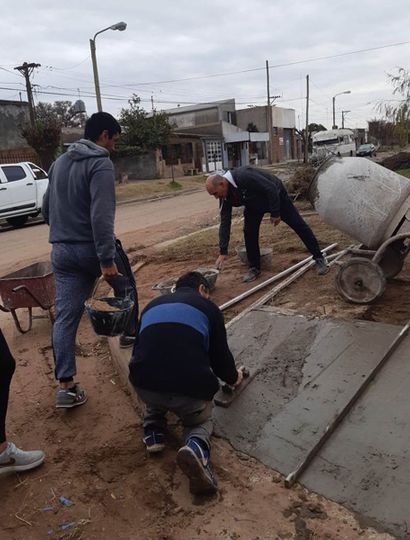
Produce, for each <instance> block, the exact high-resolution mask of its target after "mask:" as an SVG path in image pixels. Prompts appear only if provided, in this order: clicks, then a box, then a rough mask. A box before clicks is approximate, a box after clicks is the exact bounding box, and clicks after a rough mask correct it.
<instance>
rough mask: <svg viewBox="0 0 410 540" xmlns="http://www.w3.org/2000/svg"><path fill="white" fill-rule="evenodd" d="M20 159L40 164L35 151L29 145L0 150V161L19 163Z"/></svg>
mask: <svg viewBox="0 0 410 540" xmlns="http://www.w3.org/2000/svg"><path fill="white" fill-rule="evenodd" d="M21 161H31V162H32V163H35V164H37V165H38V164H40V158H39V157H38V155H37V152H36V151H35V150H34V149H33V148H31V147H26V148H16V149H12V150H0V163H20V162H21Z"/></svg>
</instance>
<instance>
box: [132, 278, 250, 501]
mask: <svg viewBox="0 0 410 540" xmlns="http://www.w3.org/2000/svg"><path fill="white" fill-rule="evenodd" d="M218 377H219V378H220V379H222V380H223V381H224V382H226V383H228V384H229V385H232V386H238V385H239V384H240V383H241V381H242V369H241V368H239V370H237V369H236V367H235V362H234V359H233V356H232V353H231V351H230V350H229V346H228V343H227V338H226V330H225V323H224V319H223V315H222V313H221V311H220V310H219V308H218V307H217V306H216V305H215V304H214V303H213V302H211V301H210V300H209V284H208V282H207V280H206V279H205V278H204V277H203V276H202V274H200V273H199V272H189V273H187V274H184V275H183V276H181V277H180V278H179V280H178V281H177V283H176V291H175V293H174V294H168V295H164V296H160V297H159V298H156V299H155V300H153V301H152V302H150V303H149V304H148V305H147V307H146V308H145V309H144V311H143V312H142V314H141V320H140V330H139V340H138V344H137V345H136V347H135V349H134V352H133V356H132V358H131V362H130V381H131V382H132V384H133V385H134V386H135V389H136V391H137V393H138V395H139V397H140V398H141V399H142V401H144V403H145V405H146V411H145V416H144V443H145V445H146V448H147V451H148V452H150V453H154V452H160V451H162V450H163V449H164V447H165V429H166V413H167V412H168V411H172V412H173V413H175V414H176V415H177V416H178V417H179V418H180V419H181V420H182V423H183V426H184V439H185V445H184V446H183V447H182V448H180V449H179V451H178V454H177V463H178V465H179V466H180V468H181V469H182V471H183V472H184V473H185V474H186V475H187V476H188V478H189V480H190V490H191V492H192V493H204V492H215V491H216V489H217V482H216V480H215V477H214V475H213V473H212V469H211V467H210V463H209V457H210V437H211V434H212V430H213V425H212V399H213V397H214V394H215V393H216V392H217V390H218V388H219V381H218Z"/></svg>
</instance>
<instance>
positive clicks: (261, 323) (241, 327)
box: [215, 306, 410, 538]
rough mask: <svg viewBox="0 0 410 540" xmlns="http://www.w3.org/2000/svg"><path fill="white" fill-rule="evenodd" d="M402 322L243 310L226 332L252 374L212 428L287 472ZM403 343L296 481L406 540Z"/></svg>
mask: <svg viewBox="0 0 410 540" xmlns="http://www.w3.org/2000/svg"><path fill="white" fill-rule="evenodd" d="M400 329H401V327H398V326H395V325H388V324H381V323H374V322H368V321H341V320H337V321H336V320H332V319H315V318H306V317H304V316H301V315H285V314H283V313H280V312H278V310H276V309H275V308H269V307H266V306H264V307H262V308H259V309H258V310H254V311H251V312H250V313H248V314H247V315H246V316H244V317H243V318H242V319H241V320H239V321H238V322H237V323H235V324H234V325H232V327H231V328H230V329H229V332H228V335H229V342H230V346H231V349H232V352H233V353H234V355H235V358H236V360H237V363H238V364H245V365H247V366H248V367H250V368H251V369H256V370H257V374H256V376H255V378H254V380H253V381H252V382H251V383H250V384H249V385H248V387H247V388H246V389H245V390H244V391H243V393H242V394H241V395H240V396H238V398H237V399H236V400H235V401H234V402H233V403H232V405H231V406H230V407H229V408H228V409H222V408H219V407H217V408H216V410H215V419H216V434H217V435H219V436H223V437H225V438H227V439H228V440H229V441H230V442H231V444H232V445H233V446H234V447H235V448H236V449H238V450H241V451H242V452H246V453H248V454H250V455H252V456H254V457H256V458H257V459H259V460H260V461H261V462H263V463H264V464H265V465H268V466H269V467H272V468H273V469H275V470H278V471H279V472H281V473H283V474H284V475H287V474H288V473H290V472H291V471H293V470H294V469H295V468H296V467H297V465H298V464H299V463H300V461H301V460H303V458H304V457H305V456H306V454H307V452H308V451H309V450H310V449H311V448H312V447H313V446H314V445H315V443H316V442H317V441H318V439H319V438H320V436H321V434H322V433H323V431H324V429H325V428H326V425H327V424H328V423H329V422H330V421H331V420H332V419H333V417H334V415H335V414H336V413H337V412H338V411H340V410H341V408H342V407H343V406H344V405H345V404H346V403H347V402H348V401H349V399H350V398H351V396H352V395H353V394H354V393H355V391H356V390H357V388H358V387H359V386H360V384H361V383H362V381H363V379H364V378H365V377H366V376H367V375H368V374H369V373H370V372H371V371H372V369H373V368H374V367H375V366H376V364H377V363H378V362H379V361H380V359H381V358H382V356H383V354H384V353H385V351H386V350H387V348H388V347H389V345H390V343H391V342H392V341H393V340H394V338H395V337H396V335H397V334H398V332H399V331H400ZM409 345H410V337H407V338H405V339H404V340H403V342H402V343H401V345H400V346H399V347H398V349H397V350H396V352H395V353H394V355H393V356H392V357H391V358H390V360H389V361H388V363H387V365H386V366H385V367H384V369H383V370H382V372H381V373H380V374H379V375H378V377H377V378H376V380H375V381H374V382H373V383H372V385H371V386H370V388H369V389H368V391H367V392H366V393H365V394H364V396H363V397H362V398H361V399H360V400H359V401H358V403H357V404H356V406H355V407H354V409H353V410H352V412H351V413H350V414H349V415H348V416H347V418H346V419H345V420H344V422H343V424H342V425H341V426H340V427H339V428H338V430H337V431H336V432H335V433H334V435H333V436H332V437H331V439H330V440H329V442H328V443H327V444H326V445H325V446H324V447H323V449H322V450H321V452H320V453H319V455H318V457H317V458H316V459H315V460H314V461H313V463H312V464H311V466H310V467H309V469H308V470H307V471H306V472H305V473H304V474H303V475H302V477H301V479H300V481H301V483H303V484H304V485H305V486H306V487H308V488H309V489H312V490H314V491H316V492H317V493H320V494H322V495H324V496H325V497H327V498H330V499H333V500H335V501H338V502H341V503H343V504H345V505H346V506H347V507H349V508H350V509H353V510H354V511H356V512H358V513H359V514H361V515H362V516H363V518H364V519H366V520H370V522H376V523H378V524H380V526H382V527H385V528H387V529H388V530H390V531H391V532H393V533H394V534H395V535H397V536H398V537H399V538H410V535H408V533H407V530H408V529H407V528H408V527H409V530H410V512H409V509H408V508H409V507H408V501H409V500H410V467H409V466H408V457H409V456H408V453H409V450H408V449H409V448H410V430H409V423H410V417H409V413H410V393H409V392H408V388H409V386H410V362H409V361H408V360H409V353H408V351H409ZM407 524H408V525H407Z"/></svg>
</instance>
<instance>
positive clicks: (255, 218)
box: [243, 191, 323, 269]
mask: <svg viewBox="0 0 410 540" xmlns="http://www.w3.org/2000/svg"><path fill="white" fill-rule="evenodd" d="M266 213H267V212H254V211H250V210H249V209H247V208H246V207H245V210H244V213H243V215H244V218H245V225H244V229H243V232H244V237H245V246H246V254H247V256H248V261H249V266H250V267H251V268H258V269H260V265H261V262H260V257H261V255H260V249H259V229H260V225H261V222H262V219H263V216H264V215H265V214H266ZM280 218H281V220H282V221H283V222H284V223H286V225H288V226H289V227H290V228H291V229H293V230H294V231H295V233H296V234H297V235H298V236H299V238H300V239H301V240H302V242H303V243H304V244H305V246H306V248H307V249H308V251H310V253H311V254H312V255H313V258H314V259H318V258H320V257H322V256H323V255H322V252H321V251H320V247H319V243H318V241H317V239H316V237H315V235H314V234H313V232H312V229H311V228H310V227H309V225H308V224H307V223H306V222H305V220H304V219H303V218H302V217H301V215H300V214H299V212H298V211H297V209H296V208H295V206H294V204H293V202H292V201H291V199H290V198H289V196H288V194H287V193H286V192H285V191H282V192H281V194H280Z"/></svg>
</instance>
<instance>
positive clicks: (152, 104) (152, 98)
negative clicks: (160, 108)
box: [151, 94, 154, 112]
mask: <svg viewBox="0 0 410 540" xmlns="http://www.w3.org/2000/svg"><path fill="white" fill-rule="evenodd" d="M151 109H152V112H154V95H153V94H151Z"/></svg>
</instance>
